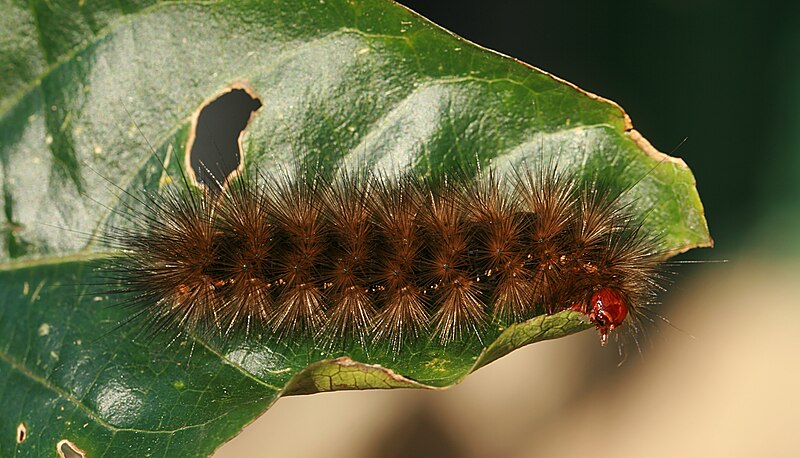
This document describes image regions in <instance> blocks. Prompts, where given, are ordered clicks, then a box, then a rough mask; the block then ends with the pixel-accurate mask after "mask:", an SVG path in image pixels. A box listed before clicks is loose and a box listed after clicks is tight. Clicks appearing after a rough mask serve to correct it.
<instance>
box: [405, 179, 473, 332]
mask: <svg viewBox="0 0 800 458" xmlns="http://www.w3.org/2000/svg"><path fill="white" fill-rule="evenodd" d="M426 191H428V192H427V195H426V198H425V200H424V201H423V202H424V208H423V211H422V212H421V216H422V218H421V222H420V223H421V225H422V227H424V228H425V232H424V233H425V235H426V237H427V238H428V240H429V241H430V243H429V244H428V252H427V253H426V258H427V259H426V261H425V262H424V263H423V269H424V270H423V274H422V279H423V281H424V284H425V288H427V290H428V291H430V292H431V295H432V296H433V301H432V303H433V305H434V308H435V309H436V311H435V312H434V313H433V315H432V317H431V319H432V321H433V327H434V330H433V333H434V335H437V336H439V339H440V341H441V342H442V343H447V342H449V341H451V340H456V339H458V338H460V337H462V333H463V331H464V330H467V329H468V330H471V331H474V332H475V333H476V334H477V335H478V336H480V331H479V329H481V328H482V327H483V324H484V321H485V320H486V312H485V311H484V308H485V305H484V303H483V301H482V300H481V297H482V294H481V293H482V291H481V290H480V288H479V284H478V279H479V278H480V273H478V272H477V271H475V269H474V263H473V262H471V261H472V260H471V259H470V258H471V256H472V253H471V252H470V248H471V247H470V244H469V240H468V236H469V233H470V227H469V226H470V225H469V222H468V221H467V220H466V219H465V218H464V217H463V212H462V211H461V210H462V209H463V208H464V204H463V202H461V197H462V194H461V193H460V192H459V189H458V188H457V187H456V186H455V184H454V183H453V182H452V181H448V180H445V181H444V182H442V183H433V184H431V183H429V184H428V185H427V189H426Z"/></svg>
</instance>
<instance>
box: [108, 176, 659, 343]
mask: <svg viewBox="0 0 800 458" xmlns="http://www.w3.org/2000/svg"><path fill="white" fill-rule="evenodd" d="M619 195H620V194H619V193H615V192H613V191H612V190H611V188H610V187H608V186H604V185H603V184H602V183H598V182H596V181H593V182H584V181H581V180H578V179H575V178H573V177H570V176H568V175H566V174H565V173H563V172H561V171H559V170H557V169H556V168H555V167H542V168H526V167H523V168H522V169H521V170H519V171H518V172H517V173H516V174H511V175H503V176H501V175H498V174H496V173H495V172H494V171H493V170H491V169H489V170H486V171H479V172H478V174H477V176H474V177H473V176H467V175H465V174H455V175H450V176H447V177H444V178H429V179H419V178H415V177H413V176H411V175H402V176H399V177H397V176H389V175H382V174H375V173H361V172H354V173H342V174H340V175H338V176H337V177H336V178H333V179H324V178H323V177H321V176H317V175H314V174H313V173H309V172H307V171H303V170H300V171H297V172H296V173H294V174H291V173H286V172H278V173H272V174H255V175H253V176H245V175H242V176H236V177H234V178H231V179H229V180H228V181H227V183H226V184H225V186H224V187H223V188H221V190H220V189H218V190H215V191H214V192H211V191H198V190H192V189H186V188H185V187H184V188H177V187H172V188H168V189H166V190H165V191H164V192H163V193H162V194H161V195H159V196H147V197H145V198H142V199H137V202H140V203H142V204H143V207H144V208H140V207H138V206H136V207H134V206H131V207H127V208H126V210H125V211H127V212H129V213H131V212H132V213H133V214H134V215H133V217H130V218H127V219H126V220H127V221H129V222H130V223H131V225H130V226H125V227H118V228H112V231H111V233H109V234H108V235H107V236H105V237H104V240H106V241H108V242H110V243H111V245H112V246H113V247H115V248H118V249H120V250H121V254H120V255H118V256H117V257H116V258H115V263H114V266H113V267H111V268H110V269H108V273H109V283H115V284H120V283H121V288H122V290H123V291H126V292H129V293H131V297H132V298H131V299H129V300H128V301H127V304H128V306H129V307H131V308H132V310H133V314H134V315H135V316H141V317H143V318H144V319H145V321H146V322H147V323H148V325H149V326H150V328H151V329H153V330H156V331H157V332H161V331H162V330H165V329H170V330H174V331H176V332H178V333H190V332H197V333H200V334H202V335H221V336H223V337H226V338H227V337H230V336H231V335H233V334H235V333H237V332H240V331H241V332H244V333H245V334H246V335H249V334H250V333H251V332H252V331H253V330H254V329H258V330H259V334H261V331H266V332H267V334H268V335H272V336H273V337H274V338H276V339H286V338H289V337H290V336H292V335H304V336H306V337H309V338H312V339H314V340H315V341H316V342H317V343H318V345H319V346H320V348H323V349H326V350H330V349H332V348H333V347H347V346H348V345H349V344H350V343H355V344H357V345H359V346H361V347H362V348H365V349H366V348H367V347H369V346H371V345H382V344H387V345H388V346H389V347H390V348H391V350H392V352H394V353H398V352H400V351H401V350H402V348H403V347H404V345H405V344H407V343H409V342H413V341H416V340H418V339H423V338H430V339H435V340H437V341H438V342H439V343H440V344H443V345H447V344H449V343H451V342H454V341H459V340H462V339H463V338H465V337H468V336H470V335H472V336H476V337H477V338H478V339H482V338H483V336H484V334H485V331H486V329H487V328H488V326H489V325H490V323H498V324H500V325H501V326H502V325H506V324H510V323H514V322H520V321H522V320H525V319H527V318H530V317H532V316H534V315H536V314H540V313H553V312H557V311H561V310H566V309H573V310H578V311H580V312H582V313H585V314H587V315H588V316H589V317H590V319H591V320H592V321H593V322H594V323H595V324H596V325H597V328H598V330H599V331H600V334H601V338H602V341H603V342H605V341H606V340H607V338H608V334H609V333H610V332H611V331H613V330H614V329H615V328H616V327H618V326H620V325H621V324H622V323H623V321H624V322H627V323H630V327H631V330H632V331H633V332H638V330H639V328H640V321H641V317H642V316H643V315H642V313H641V311H640V309H641V308H642V307H644V306H645V305H646V304H648V303H650V302H652V301H653V297H654V295H655V293H656V291H658V290H659V288H660V287H661V286H660V285H661V283H662V282H663V280H664V279H663V278H662V276H661V273H660V272H661V271H660V270H659V268H660V263H659V256H658V249H657V248H658V244H659V241H658V239H657V237H653V236H651V235H649V234H646V233H645V232H644V230H643V228H642V225H641V221H640V220H639V219H637V218H635V217H633V216H632V213H631V212H630V211H629V208H628V207H626V206H624V205H622V204H620V203H619V200H620V199H619ZM628 312H630V313H628Z"/></svg>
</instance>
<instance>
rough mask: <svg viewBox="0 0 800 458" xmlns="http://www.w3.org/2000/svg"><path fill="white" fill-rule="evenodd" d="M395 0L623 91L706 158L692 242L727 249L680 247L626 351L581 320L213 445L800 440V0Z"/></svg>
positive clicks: (287, 451)
mask: <svg viewBox="0 0 800 458" xmlns="http://www.w3.org/2000/svg"><path fill="white" fill-rule="evenodd" d="M401 3H403V4H405V5H407V6H408V7H410V8H412V9H414V10H415V11H417V12H419V13H420V14H422V15H423V16H426V17H428V18H429V19H431V20H432V21H434V22H436V23H438V24H440V25H442V26H443V27H445V28H448V29H449V30H451V31H453V32H455V33H457V34H459V35H461V36H463V37H465V38H467V39H469V40H471V41H473V42H476V43H478V44H481V45H483V46H486V47H488V48H491V49H495V50H497V51H500V52H502V53H504V54H508V55H510V56H513V57H516V58H518V59H520V60H523V61H525V62H528V63H530V64H533V65H535V66H537V67H539V68H541V69H543V70H546V71H548V72H551V73H553V74H554V75H556V76H559V77H561V78H564V79H566V80H568V81H571V82H573V83H575V84H577V85H578V86H580V87H581V88H583V89H585V90H588V91H590V92H594V93H596V94H598V95H600V96H603V97H605V98H608V99H611V100H614V101H615V102H617V103H619V104H620V105H621V106H622V107H623V108H624V109H625V110H626V111H627V113H628V114H629V115H630V116H631V118H632V120H633V124H634V126H635V127H636V128H637V129H638V130H639V131H640V132H641V133H642V134H643V135H644V136H645V137H646V138H647V139H649V140H650V142H651V143H653V145H654V146H656V147H657V148H658V149H660V150H661V151H664V152H667V153H670V152H671V153H672V154H673V155H676V156H680V157H682V158H683V159H684V160H685V161H686V162H687V163H688V164H689V166H690V167H691V168H692V170H693V171H694V173H695V176H696V178H697V182H698V189H699V192H700V196H701V198H702V199H703V202H704V204H705V208H706V216H707V218H708V223H709V227H710V230H711V234H712V236H713V237H714V239H715V241H716V247H715V248H714V249H712V250H709V249H705V250H694V251H691V252H689V253H687V254H684V255H682V256H681V257H680V259H682V260H727V261H728V262H727V263H708V264H699V265H684V266H676V267H674V270H675V271H676V272H677V275H676V277H675V284H674V285H673V286H672V288H671V290H670V292H669V293H668V294H666V295H665V297H664V298H663V300H664V305H663V306H662V307H661V308H660V309H659V310H660V312H661V313H662V314H663V315H664V316H665V317H666V318H667V319H669V321H670V322H672V323H673V325H674V326H669V325H667V324H666V323H660V324H659V325H658V326H657V329H654V330H653V332H652V333H651V336H650V338H649V339H648V341H647V342H646V343H645V345H644V348H643V349H642V353H641V355H640V354H638V352H636V351H635V350H632V351H629V354H628V356H627V359H626V360H625V362H624V364H622V365H621V366H620V367H617V363H619V362H621V361H622V359H623V358H622V357H620V356H619V354H618V353H617V351H616V349H615V346H614V345H610V346H609V347H608V348H600V346H599V344H598V342H597V336H596V335H594V334H593V333H592V332H585V333H582V334H580V335H577V336H573V337H570V338H566V339H561V340H557V341H552V342H545V343H541V344H537V345H534V346H530V347H527V348H525V349H523V350H520V351H517V352H515V353H514V354H512V355H510V356H508V357H506V358H504V359H502V360H500V361H497V362H495V363H493V364H492V365H490V366H489V367H486V368H484V369H481V370H480V371H479V372H478V373H476V374H474V375H472V376H470V377H469V378H468V379H467V380H466V381H465V382H464V383H463V384H461V385H459V386H457V387H455V388H453V389H451V390H448V391H445V392H420V391H406V390H398V391H393V392H377V391H376V392H360V393H331V394H325V395H315V396H306V397H296V398H286V399H282V400H280V401H279V402H278V403H277V404H276V406H275V407H274V408H273V409H272V410H270V412H269V413H268V414H267V415H265V416H264V417H262V418H261V419H259V420H258V421H257V422H256V423H255V424H254V425H253V427H251V428H248V429H247V430H245V432H244V433H243V434H242V435H241V436H240V437H238V438H237V439H235V440H234V441H232V442H231V443H229V444H227V445H225V446H224V447H223V448H222V449H220V451H219V452H218V454H217V457H218V458H219V457H235V456H253V455H255V456H297V457H300V456H314V455H316V456H336V457H345V456H347V457H354V456H357V457H371V456H391V457H393V456H398V457H399V456H417V457H423V456H431V457H461V456H463V457H483V456H513V457H527V456H586V455H591V456H617V457H619V456H631V457H633V456H798V455H799V454H800V446H798V445H797V444H796V440H795V436H796V432H795V430H796V428H797V425H798V424H800V394H798V390H797V387H798V386H800V364H798V363H800V360H798V357H797V355H796V349H798V348H800V335H798V334H799V333H798V331H797V327H796V325H795V324H794V323H797V322H800V282H798V281H797V280H798V273H799V272H800V269H798V267H800V262H798V261H800V257H798V255H799V254H800V237H799V236H798V231H800V211H799V210H800V201H799V200H798V197H800V155H798V152H800V2H786V3H780V2H757V1H750V2H736V1H721V0H696V1H686V0H660V1H643V0H640V1H614V2H611V1H608V2H598V1H589V0H585V1H573V2H541V1H526V0H517V1H502V2H497V1H494V2H489V1H455V0H437V1H430V0H428V1H411V0H406V1H403V2H401ZM684 139H686V141H685V142H684ZM678 328H679V329H678Z"/></svg>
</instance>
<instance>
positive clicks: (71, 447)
mask: <svg viewBox="0 0 800 458" xmlns="http://www.w3.org/2000/svg"><path fill="white" fill-rule="evenodd" d="M56 451H57V452H58V456H59V457H60V458H86V452H84V451H83V450H81V449H79V448H78V447H77V446H76V445H75V444H73V443H72V442H70V441H68V440H67V439H61V440H60V441H58V444H56Z"/></svg>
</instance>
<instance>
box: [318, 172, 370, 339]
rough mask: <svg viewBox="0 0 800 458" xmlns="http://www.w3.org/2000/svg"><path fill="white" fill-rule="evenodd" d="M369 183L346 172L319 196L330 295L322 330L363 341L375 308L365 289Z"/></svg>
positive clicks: (333, 335)
mask: <svg viewBox="0 0 800 458" xmlns="http://www.w3.org/2000/svg"><path fill="white" fill-rule="evenodd" d="M370 194H371V189H370V186H369V183H368V182H367V180H366V178H365V177H364V176H360V175H358V174H346V175H344V176H342V177H341V178H340V179H338V180H334V181H333V182H332V183H331V184H330V185H328V186H327V187H326V189H325V193H324V194H323V196H322V201H323V204H324V207H325V216H326V220H327V222H328V224H329V226H330V231H329V232H330V238H329V242H328V243H329V250H328V253H327V259H328V263H329V264H328V266H327V269H326V270H327V271H328V274H327V278H326V281H325V285H326V293H327V295H328V297H329V298H330V308H329V309H328V315H329V319H328V321H327V323H326V325H325V327H324V329H323V332H324V333H325V334H327V335H329V336H331V337H332V339H328V340H327V341H328V342H332V341H336V340H337V339H345V340H346V339H348V338H356V339H358V341H359V342H360V343H361V344H362V346H365V345H366V341H367V335H368V334H369V332H370V330H371V328H372V317H373V316H374V315H375V308H374V307H373V304H372V299H371V297H370V296H369V295H368V294H367V292H368V290H369V287H370V283H371V281H372V278H371V273H372V271H373V270H374V269H373V268H372V262H373V258H371V257H370V247H371V246H372V245H373V243H372V238H373V237H374V236H375V231H374V230H373V228H372V224H373V223H372V221H370V216H371V215H370V210H369V202H370V198H371V195H370Z"/></svg>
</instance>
